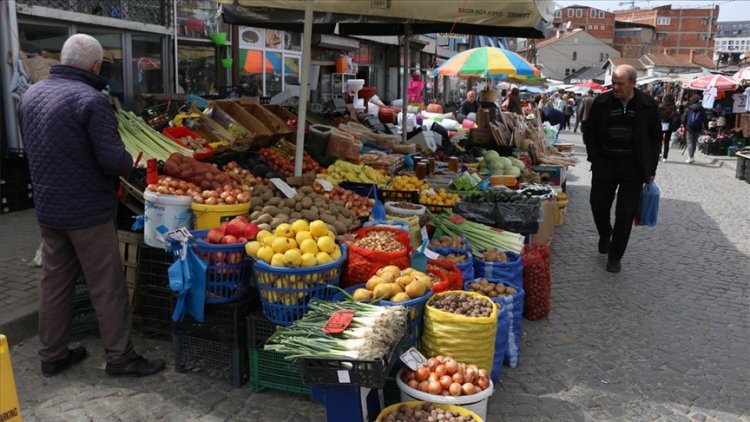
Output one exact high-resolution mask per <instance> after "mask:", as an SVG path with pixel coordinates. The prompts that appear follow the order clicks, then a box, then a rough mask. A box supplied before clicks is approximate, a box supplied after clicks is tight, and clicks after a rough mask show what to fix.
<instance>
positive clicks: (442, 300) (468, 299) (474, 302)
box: [429, 292, 493, 318]
mask: <svg viewBox="0 0 750 422" xmlns="http://www.w3.org/2000/svg"><path fill="white" fill-rule="evenodd" d="M429 306H431V307H433V308H435V309H438V310H441V311H444V312H450V313H452V314H457V315H464V316H467V317H475V318H481V317H488V316H490V315H492V309H493V304H492V302H491V301H489V300H482V299H479V298H476V297H472V296H470V295H467V294H466V293H461V292H456V293H450V294H445V295H441V296H437V297H435V298H433V299H432V300H431V301H430V303H429Z"/></svg>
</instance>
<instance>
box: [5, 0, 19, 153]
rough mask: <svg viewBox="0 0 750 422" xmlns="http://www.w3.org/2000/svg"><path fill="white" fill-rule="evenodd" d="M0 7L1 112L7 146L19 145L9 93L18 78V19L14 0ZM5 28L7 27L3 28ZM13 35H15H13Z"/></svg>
mask: <svg viewBox="0 0 750 422" xmlns="http://www.w3.org/2000/svg"><path fill="white" fill-rule="evenodd" d="M1 3H2V4H0V7H5V8H6V9H7V10H6V12H7V13H1V14H0V16H3V17H6V16H7V18H8V21H7V22H3V24H2V25H0V57H2V60H0V83H1V84H2V88H3V89H2V91H3V99H2V104H3V109H4V110H3V113H4V114H5V134H6V135H7V140H8V142H7V146H8V148H20V147H21V134H20V132H19V131H18V120H17V117H16V103H15V101H14V98H13V97H12V96H11V93H12V92H13V90H14V89H15V83H16V82H17V80H18V70H17V68H16V66H18V49H19V46H18V43H17V41H16V40H18V21H17V20H16V2H15V0H10V1H4V2H1ZM5 28H7V29H5ZM14 35H15V36H14Z"/></svg>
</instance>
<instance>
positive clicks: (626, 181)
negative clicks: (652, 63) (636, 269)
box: [583, 65, 662, 272]
mask: <svg viewBox="0 0 750 422" xmlns="http://www.w3.org/2000/svg"><path fill="white" fill-rule="evenodd" d="M636 77H637V73H636V70H635V69H634V68H633V67H632V66H628V65H621V66H617V67H616V68H615V70H614V73H613V75H612V90H611V91H609V92H606V93H604V94H601V95H599V96H597V97H596V98H595V99H594V102H593V104H592V106H591V113H590V114H589V116H588V118H587V119H586V121H585V122H584V123H583V140H584V143H585V144H586V153H587V155H588V161H590V162H591V172H592V175H591V195H590V198H589V199H590V202H591V211H592V214H593V216H594V223H595V224H596V230H597V232H598V233H599V252H600V253H603V254H608V259H607V267H606V269H607V271H609V272H619V271H620V260H621V259H622V257H623V255H624V254H625V249H626V248H627V245H628V240H629V238H630V230H631V228H632V226H633V218H634V217H635V215H636V212H637V211H638V202H639V199H640V195H641V188H642V187H643V185H644V183H651V182H653V180H654V176H655V174H656V166H657V164H658V162H659V150H660V147H661V136H662V132H661V124H660V119H659V108H658V106H657V104H656V101H654V99H653V98H651V97H650V96H649V95H647V94H645V93H643V92H641V91H640V90H638V89H636V88H635V80H636ZM615 193H617V203H616V205H615V224H614V228H613V227H612V224H611V220H610V210H611V209H612V202H613V201H614V199H615Z"/></svg>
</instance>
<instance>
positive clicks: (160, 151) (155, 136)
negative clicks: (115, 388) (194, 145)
mask: <svg viewBox="0 0 750 422" xmlns="http://www.w3.org/2000/svg"><path fill="white" fill-rule="evenodd" d="M115 117H116V118H117V131H118V132H119V133H120V138H121V139H122V143H123V144H125V149H126V150H127V151H128V153H130V155H131V156H133V159H135V158H136V157H138V155H140V154H143V156H142V158H141V160H142V161H143V162H146V161H147V160H149V159H151V158H155V159H157V160H159V161H166V160H167V158H169V157H170V155H172V154H179V155H182V156H184V157H187V156H190V157H192V156H193V150H191V149H190V148H185V147H183V146H181V145H178V144H177V143H175V142H174V141H172V140H171V139H169V138H167V137H166V136H164V135H162V134H161V133H159V132H157V131H155V130H154V129H152V128H151V127H150V126H149V125H147V124H146V122H145V121H143V119H142V118H140V117H138V116H136V115H135V113H133V112H131V111H124V110H118V111H117V112H116V113H115ZM168 176H172V175H171V174H168ZM185 180H187V179H185Z"/></svg>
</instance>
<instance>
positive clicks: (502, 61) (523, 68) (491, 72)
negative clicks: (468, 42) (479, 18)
mask: <svg viewBox="0 0 750 422" xmlns="http://www.w3.org/2000/svg"><path fill="white" fill-rule="evenodd" d="M432 74H433V75H435V76H437V75H444V76H462V77H466V78H469V77H480V78H530V77H534V76H539V69H537V68H535V67H534V66H533V65H532V64H531V63H529V62H528V61H526V59H524V58H523V57H521V56H519V55H518V54H516V53H514V52H512V51H510V50H505V49H503V48H497V47H479V48H472V49H471V50H466V51H463V52H461V53H458V54H456V55H455V56H453V57H451V58H450V59H449V60H448V61H446V62H445V63H443V64H442V65H440V67H438V68H437V69H435V70H434V71H433V72H432Z"/></svg>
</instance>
